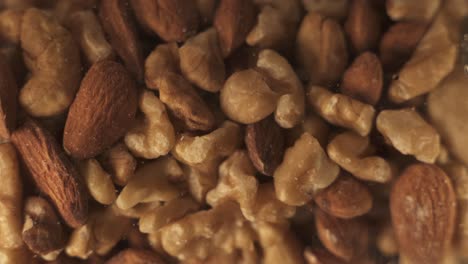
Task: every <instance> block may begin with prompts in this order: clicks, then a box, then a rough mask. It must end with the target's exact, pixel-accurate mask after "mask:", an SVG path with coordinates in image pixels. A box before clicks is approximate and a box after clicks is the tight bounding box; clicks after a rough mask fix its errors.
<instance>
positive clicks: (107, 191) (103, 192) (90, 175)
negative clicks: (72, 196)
mask: <svg viewBox="0 0 468 264" xmlns="http://www.w3.org/2000/svg"><path fill="white" fill-rule="evenodd" d="M78 170H79V171H80V174H81V176H82V177H83V178H84V181H85V184H86V186H87V187H88V191H89V194H90V195H91V196H92V197H93V198H94V200H96V201H97V202H99V203H100V204H104V205H110V204H112V203H113V202H114V201H115V199H116V198H117V195H116V192H117V191H116V190H115V187H114V183H113V182H112V179H111V176H110V175H109V174H108V173H107V172H106V171H104V169H103V168H102V167H101V165H100V164H99V162H98V161H97V160H95V159H89V160H84V161H81V162H79V163H78Z"/></svg>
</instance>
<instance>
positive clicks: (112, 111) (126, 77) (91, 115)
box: [63, 61, 138, 159]
mask: <svg viewBox="0 0 468 264" xmlns="http://www.w3.org/2000/svg"><path fill="white" fill-rule="evenodd" d="M137 98H138V91H137V87H136V83H135V81H134V80H133V79H132V77H131V76H130V74H129V73H128V71H127V70H125V68H124V67H123V66H122V65H120V64H119V63H117V62H113V61H100V62H97V63H95V64H94V65H93V66H92V67H91V68H90V69H89V71H88V72H87V73H86V75H85V77H84V78H83V80H82V82H81V86H80V89H79V91H78V93H77V95H76V98H75V101H74V102H73V103H72V105H71V107H70V111H69V112H68V117H67V121H66V123H65V131H64V135H63V146H64V148H65V150H66V151H67V152H68V153H69V154H70V155H71V156H73V157H74V158H77V159H86V158H91V157H94V156H96V155H98V154H100V153H101V152H103V151H104V150H106V149H107V148H109V147H110V146H111V145H112V144H114V143H115V142H116V141H117V140H118V139H119V138H121V137H122V136H123V135H124V134H125V133H126V132H127V130H128V129H129V128H130V127H131V126H132V124H133V122H134V119H135V114H136V111H137V104H138V102H137Z"/></svg>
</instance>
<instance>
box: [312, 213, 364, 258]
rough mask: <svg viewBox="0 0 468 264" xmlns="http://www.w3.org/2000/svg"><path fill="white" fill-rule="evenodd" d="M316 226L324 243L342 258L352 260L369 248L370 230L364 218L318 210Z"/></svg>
mask: <svg viewBox="0 0 468 264" xmlns="http://www.w3.org/2000/svg"><path fill="white" fill-rule="evenodd" d="M315 226H316V228H317V234H318V237H319V239H320V241H322V244H323V245H324V246H325V247H326V248H327V249H328V250H329V251H330V252H331V253H333V254H334V255H336V256H338V257H340V258H341V259H344V260H346V261H350V260H352V259H353V258H356V257H359V256H361V255H362V254H363V253H364V252H365V251H366V250H367V247H368V245H369V230H368V227H367V225H366V223H364V222H363V221H362V219H358V218H357V219H348V220H345V219H339V218H336V217H333V216H331V215H328V214H326V213H325V212H323V211H321V210H317V211H316V213H315Z"/></svg>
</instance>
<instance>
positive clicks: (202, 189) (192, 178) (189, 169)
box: [183, 157, 222, 203]
mask: <svg viewBox="0 0 468 264" xmlns="http://www.w3.org/2000/svg"><path fill="white" fill-rule="evenodd" d="M221 159H222V158H219V157H217V158H215V159H212V160H209V161H205V162H203V163H200V164H197V165H190V166H187V165H186V166H184V167H183V169H184V173H185V175H186V177H187V178H186V180H187V185H188V186H187V187H188V190H189V192H190V194H191V195H192V197H193V198H194V199H195V200H197V202H199V203H205V196H206V194H207V193H208V191H210V190H212V189H213V188H214V187H215V186H216V184H217V183H218V167H219V164H221V161H220V160H221Z"/></svg>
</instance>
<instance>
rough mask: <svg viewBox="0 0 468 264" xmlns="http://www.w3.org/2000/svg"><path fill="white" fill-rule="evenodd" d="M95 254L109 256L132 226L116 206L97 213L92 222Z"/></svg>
mask: <svg viewBox="0 0 468 264" xmlns="http://www.w3.org/2000/svg"><path fill="white" fill-rule="evenodd" d="M91 225H92V227H93V237H94V240H95V252H96V253H97V254H98V255H100V256H105V255H107V254H108V253H109V252H110V251H111V250H112V249H113V248H114V246H115V245H116V244H117V243H118V242H119V241H120V240H122V239H123V238H124V237H125V235H126V234H127V232H128V230H129V229H130V227H131V226H132V222H131V221H130V219H128V218H126V217H123V216H121V215H119V213H118V209H117V208H116V206H115V205H112V206H108V207H106V208H105V209H104V210H100V211H98V212H96V213H95V217H94V219H93V222H92V224H91Z"/></svg>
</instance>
